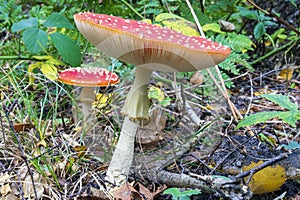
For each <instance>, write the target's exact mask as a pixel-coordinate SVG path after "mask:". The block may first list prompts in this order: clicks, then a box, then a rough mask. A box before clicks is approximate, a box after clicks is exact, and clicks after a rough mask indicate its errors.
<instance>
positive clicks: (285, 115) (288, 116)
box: [278, 110, 300, 127]
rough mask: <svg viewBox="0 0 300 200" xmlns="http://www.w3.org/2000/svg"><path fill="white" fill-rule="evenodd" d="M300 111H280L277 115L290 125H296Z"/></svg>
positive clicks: (299, 117)
mask: <svg viewBox="0 0 300 200" xmlns="http://www.w3.org/2000/svg"><path fill="white" fill-rule="evenodd" d="M299 114H300V111H296V112H295V111H293V110H291V111H287V112H280V114H279V115H278V117H279V118H280V119H282V121H283V122H285V123H287V124H289V125H291V126H292V127H296V124H295V123H296V121H297V120H299V119H300V116H299Z"/></svg>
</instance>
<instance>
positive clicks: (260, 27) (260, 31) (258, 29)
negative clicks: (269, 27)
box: [254, 22, 266, 39]
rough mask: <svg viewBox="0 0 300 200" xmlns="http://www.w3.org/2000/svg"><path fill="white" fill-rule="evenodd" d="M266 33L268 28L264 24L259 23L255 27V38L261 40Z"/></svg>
mask: <svg viewBox="0 0 300 200" xmlns="http://www.w3.org/2000/svg"><path fill="white" fill-rule="evenodd" d="M265 33H266V27H265V24H264V23H263V22H259V23H257V24H256V26H255V27H254V38H255V39H259V38H261V37H262V36H263V35H264V34H265Z"/></svg>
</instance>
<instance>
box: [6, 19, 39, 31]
mask: <svg viewBox="0 0 300 200" xmlns="http://www.w3.org/2000/svg"><path fill="white" fill-rule="evenodd" d="M38 25H39V23H38V20H37V19H36V18H29V19H24V20H21V21H19V22H17V23H14V24H13V25H12V27H11V31H12V32H13V33H14V32H18V31H22V30H24V29H28V28H30V27H38Z"/></svg>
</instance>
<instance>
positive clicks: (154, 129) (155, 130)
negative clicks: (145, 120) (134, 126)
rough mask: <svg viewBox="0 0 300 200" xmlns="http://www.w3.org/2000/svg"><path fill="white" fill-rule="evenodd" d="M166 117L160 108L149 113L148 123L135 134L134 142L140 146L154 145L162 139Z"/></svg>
mask: <svg viewBox="0 0 300 200" xmlns="http://www.w3.org/2000/svg"><path fill="white" fill-rule="evenodd" d="M166 121H167V120H166V117H165V115H164V114H163V113H162V110H161V109H160V108H156V109H154V110H153V112H152V113H151V120H150V123H149V124H147V125H146V126H144V127H140V128H139V129H138V131H137V134H136V141H137V142H138V143H141V144H154V143H157V142H159V141H161V140H162V139H163V132H162V130H163V129H164V128H165V126H166Z"/></svg>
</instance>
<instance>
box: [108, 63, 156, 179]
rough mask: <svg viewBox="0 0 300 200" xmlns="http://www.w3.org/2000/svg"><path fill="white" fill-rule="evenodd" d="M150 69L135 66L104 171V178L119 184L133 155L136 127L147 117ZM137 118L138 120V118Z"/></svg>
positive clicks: (125, 176) (126, 173) (128, 169)
mask: <svg viewBox="0 0 300 200" xmlns="http://www.w3.org/2000/svg"><path fill="white" fill-rule="evenodd" d="M151 74H152V70H149V69H145V68H142V67H137V68H136V76H135V80H134V83H133V86H132V87H131V89H130V91H129V93H128V96H127V98H126V102H125V105H124V108H123V111H124V112H126V114H128V116H126V117H125V119H124V122H123V125H122V130H121V133H120V138H119V141H118V143H117V145H116V148H115V151H114V154H113V157H112V159H111V162H110V165H109V167H108V170H107V173H106V179H107V180H109V181H111V182H112V183H115V184H116V185H121V184H122V183H124V182H125V181H126V179H127V176H128V174H129V171H130V167H131V163H132V160H133V155H134V140H135V135H136V132H137V129H138V127H140V124H142V122H143V120H144V119H148V118H149V99H148V93H147V87H148V83H149V81H150V78H151ZM138 119H139V120H138Z"/></svg>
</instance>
